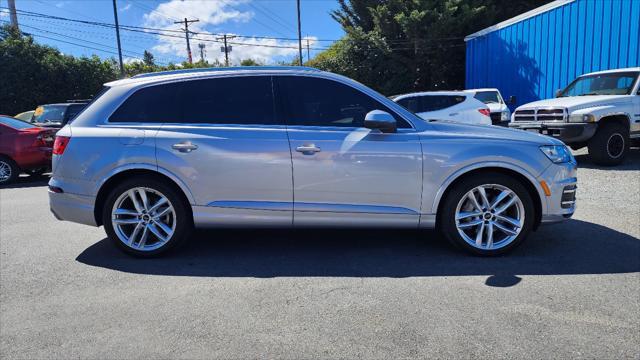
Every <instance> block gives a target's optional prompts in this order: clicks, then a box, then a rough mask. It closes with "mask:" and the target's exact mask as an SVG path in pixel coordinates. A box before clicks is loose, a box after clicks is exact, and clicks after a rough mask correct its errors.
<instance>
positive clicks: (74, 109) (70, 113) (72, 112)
mask: <svg viewBox="0 0 640 360" xmlns="http://www.w3.org/2000/svg"><path fill="white" fill-rule="evenodd" d="M85 106H86V104H77V105H69V108H68V109H67V119H69V120H72V119H73V118H74V117H76V115H78V113H79V112H80V111H82V109H84V107H85Z"/></svg>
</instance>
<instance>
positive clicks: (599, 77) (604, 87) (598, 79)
mask: <svg viewBox="0 0 640 360" xmlns="http://www.w3.org/2000/svg"><path fill="white" fill-rule="evenodd" d="M637 78H638V73H637V72H614V73H608V74H607V73H604V74H595V75H587V76H581V77H579V78H577V79H576V80H574V81H573V82H572V83H571V84H570V85H569V86H567V88H566V89H564V91H563V92H562V94H561V95H560V96H561V97H562V96H585V95H629V94H631V89H632V88H633V83H634V82H635V80H636V79H637Z"/></svg>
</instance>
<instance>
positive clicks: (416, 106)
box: [398, 95, 466, 113]
mask: <svg viewBox="0 0 640 360" xmlns="http://www.w3.org/2000/svg"><path fill="white" fill-rule="evenodd" d="M465 100H466V97H464V96H462V95H424V96H415V97H410V98H405V99H402V100H398V104H400V105H402V106H404V107H405V108H407V109H408V110H409V111H412V112H414V113H422V112H429V111H438V110H442V109H446V108H449V107H452V106H454V105H457V104H460V103H462V102H464V101H465Z"/></svg>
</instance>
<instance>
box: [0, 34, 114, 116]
mask: <svg viewBox="0 0 640 360" xmlns="http://www.w3.org/2000/svg"><path fill="white" fill-rule="evenodd" d="M0 71H1V74H0V89H2V91H0V114H9V115H14V114H17V113H19V112H22V111H27V110H33V109H35V108H36V106H38V105H40V104H47V103H53V102H64V101H67V100H71V99H86V98H90V97H92V96H93V95H95V94H96V93H97V92H98V91H99V90H100V88H101V87H102V85H103V84H104V83H105V82H108V81H112V80H115V79H117V77H118V67H117V63H116V62H115V60H113V59H109V60H101V59H100V58H99V57H97V56H95V55H94V56H92V57H81V58H76V57H73V56H69V55H63V54H62V53H60V52H59V51H58V50H57V49H55V48H52V47H50V46H44V45H40V44H37V43H35V42H34V40H33V38H32V37H30V36H25V35H24V34H22V33H21V32H20V31H18V30H16V29H15V28H11V27H3V28H0Z"/></svg>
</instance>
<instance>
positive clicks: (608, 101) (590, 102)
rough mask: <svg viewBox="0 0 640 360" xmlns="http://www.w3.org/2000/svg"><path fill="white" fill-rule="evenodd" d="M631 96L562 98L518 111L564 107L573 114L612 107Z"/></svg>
mask: <svg viewBox="0 0 640 360" xmlns="http://www.w3.org/2000/svg"><path fill="white" fill-rule="evenodd" d="M628 99H629V95H587V96H570V97H560V98H553V99H546V100H539V101H534V102H530V103H528V104H524V105H522V106H519V107H518V109H517V110H522V109H530V108H536V107H563V108H567V109H569V112H573V111H576V110H580V109H586V108H590V107H596V106H604V105H612V104H616V103H620V102H626V101H628Z"/></svg>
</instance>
